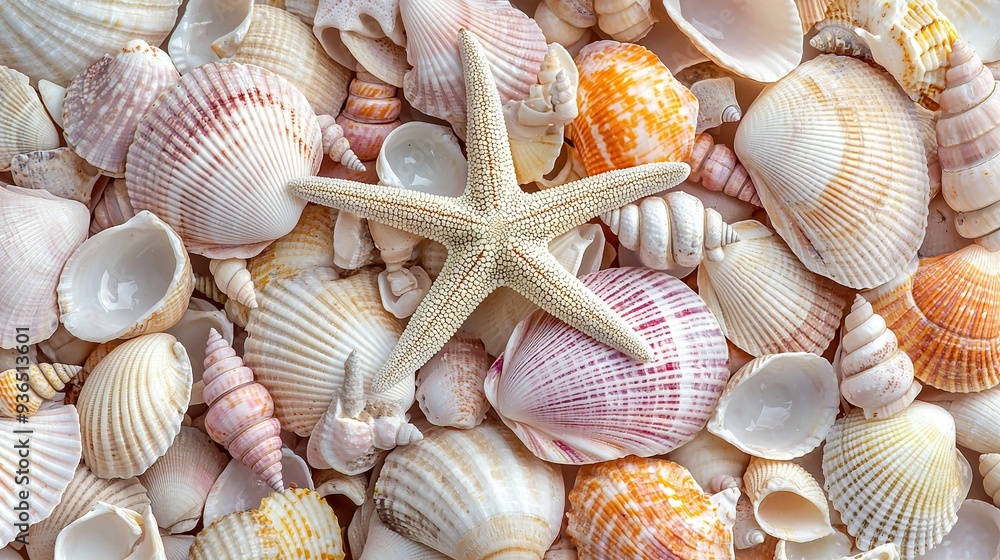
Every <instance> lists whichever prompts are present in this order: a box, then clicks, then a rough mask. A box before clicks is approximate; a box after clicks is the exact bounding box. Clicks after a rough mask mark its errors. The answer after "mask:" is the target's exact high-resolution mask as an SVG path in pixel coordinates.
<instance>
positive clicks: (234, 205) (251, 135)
mask: <svg viewBox="0 0 1000 560" xmlns="http://www.w3.org/2000/svg"><path fill="white" fill-rule="evenodd" d="M251 139H252V140H251ZM322 157H323V153H322V138H321V133H320V127H319V121H318V120H317V119H316V116H315V114H314V113H313V109H312V107H311V106H310V105H309V102H308V101H307V100H306V98H305V96H304V95H302V94H301V93H299V92H298V91H297V90H296V89H295V87H294V86H293V85H292V84H291V83H289V82H288V81H287V80H285V79H284V78H282V77H281V76H278V75H277V74H274V73H273V72H271V71H269V70H265V69H263V68H260V67H257V66H252V65H243V64H235V63H214V64H207V65H205V66H201V67H199V68H197V69H195V70H192V71H191V72H190V73H188V74H186V75H185V76H184V77H183V78H181V80H180V82H179V83H178V85H177V86H176V87H174V88H173V89H171V90H169V91H168V92H167V93H164V94H163V95H162V96H161V97H160V98H159V99H157V101H156V103H154V104H153V106H152V107H151V108H150V110H149V112H147V113H146V116H145V117H144V118H143V120H142V122H140V123H139V128H138V129H137V130H136V135H135V141H134V142H133V143H132V146H131V147H130V148H129V153H128V157H127V160H126V166H125V179H126V184H127V185H128V194H129V198H130V199H131V201H132V206H133V207H134V208H135V209H136V210H150V211H152V212H153V213H155V214H156V215H157V216H159V217H160V218H161V219H162V220H163V221H165V222H167V223H168V224H170V225H171V227H173V228H174V229H175V230H177V233H178V234H180V236H181V238H182V239H183V240H184V245H185V246H186V247H187V249H188V250H189V251H191V252H193V253H198V254H201V255H204V256H207V257H209V258H217V259H222V258H231V257H236V258H247V257H252V256H254V255H256V254H257V253H259V252H260V251H261V250H262V249H263V248H264V247H265V246H267V244H269V243H270V242H272V241H274V240H275V239H277V238H279V237H281V236H283V235H285V234H286V233H288V232H289V231H291V230H292V228H293V227H295V223H296V222H297V221H298V219H299V215H300V214H301V213H302V208H303V207H304V206H305V201H304V200H302V199H300V198H298V197H296V196H294V195H293V194H292V193H291V192H290V191H289V190H288V189H287V188H286V183H287V182H288V181H289V180H290V179H295V178H299V177H304V176H307V175H315V174H316V172H317V171H318V170H319V165H320V160H321V159H322Z"/></svg>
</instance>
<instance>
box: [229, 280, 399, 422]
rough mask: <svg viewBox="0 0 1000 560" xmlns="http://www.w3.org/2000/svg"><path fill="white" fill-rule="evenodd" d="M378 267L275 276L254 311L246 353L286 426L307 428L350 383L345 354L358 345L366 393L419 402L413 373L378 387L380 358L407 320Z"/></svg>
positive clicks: (247, 362)
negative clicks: (392, 305) (384, 294)
mask: <svg viewBox="0 0 1000 560" xmlns="http://www.w3.org/2000/svg"><path fill="white" fill-rule="evenodd" d="M375 279H376V276H375V275H374V274H357V275H355V276H351V277H349V278H344V279H341V280H325V279H323V278H320V277H319V276H316V275H312V274H306V275H303V276H300V277H298V278H296V279H292V280H279V281H277V282H272V283H271V284H270V285H269V286H268V288H267V289H266V290H265V291H264V292H263V294H262V297H261V303H260V307H259V308H258V309H256V310H255V311H254V312H253V313H252V314H251V317H250V323H249V324H248V325H247V332H249V333H250V337H249V338H248V339H247V341H246V353H245V354H244V359H245V360H246V364H247V366H248V367H250V368H251V369H252V370H253V371H254V373H255V374H256V377H257V382H258V383H260V384H262V385H264V386H265V387H267V391H268V392H269V393H270V394H271V398H272V399H274V409H275V412H274V415H275V417H276V418H277V419H278V420H280V421H281V425H282V427H283V428H284V429H285V430H288V431H292V432H295V433H297V434H299V435H301V436H306V435H309V434H310V433H311V432H312V429H313V426H315V425H316V422H318V421H319V419H320V417H321V416H322V415H323V413H325V412H326V411H327V408H329V406H330V403H331V402H333V400H334V399H335V396H336V392H337V390H338V389H339V388H340V387H342V386H343V383H344V362H345V361H346V360H347V356H348V354H350V353H351V352H352V351H354V350H356V351H357V352H358V358H359V365H360V367H361V369H362V371H363V372H364V373H365V375H364V386H365V389H366V391H365V396H366V398H379V399H381V400H384V401H386V402H398V403H400V406H401V408H402V409H403V410H405V409H408V408H409V406H410V405H411V404H412V403H413V393H414V384H413V382H412V379H411V381H409V382H405V381H404V382H402V383H398V384H396V385H394V386H393V387H392V388H391V389H389V390H388V391H387V392H386V393H372V392H371V390H370V387H371V383H372V382H373V381H374V377H375V372H376V371H377V370H378V366H379V365H381V364H382V362H383V361H385V359H386V357H387V356H388V355H389V352H390V351H391V350H392V348H393V346H395V344H396V341H397V340H398V339H399V335H400V334H401V333H402V332H403V325H402V324H401V323H400V321H399V319H396V318H395V317H393V316H392V315H391V314H390V313H389V312H387V311H386V310H385V309H384V308H383V307H382V304H381V302H380V301H379V294H378V287H377V286H376V280H375Z"/></svg>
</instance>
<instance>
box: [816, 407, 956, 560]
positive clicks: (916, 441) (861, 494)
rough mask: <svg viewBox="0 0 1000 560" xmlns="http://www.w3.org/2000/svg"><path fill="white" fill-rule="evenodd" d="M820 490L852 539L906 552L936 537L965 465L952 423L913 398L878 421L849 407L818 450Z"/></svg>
mask: <svg viewBox="0 0 1000 560" xmlns="http://www.w3.org/2000/svg"><path fill="white" fill-rule="evenodd" d="M823 475H824V477H825V478H826V491H827V493H828V495H829V497H830V501H831V502H833V505H834V507H835V508H836V509H837V511H838V512H840V516H841V519H843V522H844V523H845V524H846V525H847V529H848V531H849V532H850V533H851V535H852V536H854V537H855V538H856V539H857V546H858V547H859V548H861V549H864V550H867V549H870V548H872V547H874V546H877V545H878V544H880V543H887V542H893V543H895V544H897V545H899V548H900V550H901V552H902V553H903V557H904V558H907V559H912V558H914V557H915V556H918V555H920V554H923V553H924V552H925V551H927V550H928V549H929V548H931V547H933V546H934V545H935V544H937V543H939V542H940V541H941V539H942V538H943V537H944V535H946V534H947V533H948V531H950V530H951V528H952V526H953V525H955V522H956V521H957V520H958V516H957V515H956V512H957V511H958V508H959V507H960V506H961V505H962V500H964V499H965V496H966V494H967V492H968V490H969V483H970V482H971V477H972V472H971V469H970V468H969V465H968V463H967V462H965V459H964V458H963V457H962V455H961V453H959V452H958V450H957V449H956V448H955V422H954V421H953V420H952V418H951V416H950V415H949V414H948V413H947V412H946V411H945V410H944V409H942V408H941V407H938V406H934V405H932V404H927V403H923V402H920V401H916V402H914V403H913V404H911V405H910V406H909V407H908V408H906V409H905V410H903V411H902V412H900V413H899V414H896V415H895V416H892V417H891V418H886V419H884V420H866V419H865V417H864V414H863V413H862V411H861V409H854V410H853V411H851V413H850V414H848V415H847V416H846V417H844V418H842V419H840V420H838V421H837V424H836V425H835V426H834V428H833V430H831V431H830V437H829V438H828V439H827V442H826V446H825V447H824V449H823Z"/></svg>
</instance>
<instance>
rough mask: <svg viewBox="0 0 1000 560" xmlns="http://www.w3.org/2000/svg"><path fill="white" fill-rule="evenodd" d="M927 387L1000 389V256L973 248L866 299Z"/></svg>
mask: <svg viewBox="0 0 1000 560" xmlns="http://www.w3.org/2000/svg"><path fill="white" fill-rule="evenodd" d="M863 295H864V297H865V299H867V300H868V301H870V302H871V304H872V308H873V309H874V311H875V313H878V314H879V315H882V316H883V317H884V318H885V322H886V324H887V325H888V327H889V328H890V329H892V331H893V332H894V333H896V336H897V337H898V339H899V347H900V348H902V349H903V351H905V352H906V353H907V355H909V356H910V359H911V360H913V372H914V375H915V376H916V377H917V379H919V380H920V381H922V382H923V383H924V384H927V385H932V386H934V387H937V388H939V389H943V390H945V391H950V392H954V393H970V392H977V391H983V390H985V389H989V388H990V387H993V386H995V385H997V384H1000V324H997V323H996V322H995V319H994V318H995V317H998V316H1000V309H998V308H997V306H998V305H1000V253H990V252H988V251H987V250H986V249H984V248H983V247H981V246H979V245H975V244H973V245H969V246H968V247H965V248H964V249H960V250H958V251H956V252H954V253H948V254H945V255H941V256H938V257H933V258H930V259H923V260H921V261H920V262H919V266H918V263H917V261H916V260H915V259H914V261H913V262H911V263H910V266H909V267H908V268H907V269H906V270H904V271H903V272H902V274H900V275H899V276H897V277H896V278H895V279H893V280H892V281H891V282H887V283H886V284H884V285H882V286H880V287H879V288H877V289H875V290H872V291H870V292H866V293H864V294H863Z"/></svg>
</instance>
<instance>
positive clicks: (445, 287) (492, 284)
mask: <svg viewBox="0 0 1000 560" xmlns="http://www.w3.org/2000/svg"><path fill="white" fill-rule="evenodd" d="M497 277H498V274H497V271H496V258H495V256H494V255H493V254H491V253H490V252H488V251H487V250H486V249H485V248H483V247H477V248H474V249H472V250H467V251H464V252H455V251H452V250H451V248H449V252H448V258H447V259H446V260H445V263H444V268H442V269H441V273H440V274H438V277H437V279H435V280H434V283H433V284H431V289H430V290H429V291H428V292H427V295H425V296H424V299H423V300H422V301H421V302H420V305H419V306H418V307H417V310H416V311H415V312H414V313H413V315H412V316H411V317H410V322H409V323H408V324H407V325H406V329H405V330H404V331H403V334H402V335H401V336H400V337H399V342H398V343H397V344H396V346H395V348H393V350H392V352H391V353H390V354H389V357H388V358H387V359H386V362H385V363H384V364H383V365H382V368H381V369H380V370H379V372H378V376H377V377H376V378H375V384H374V385H373V388H374V390H375V391H376V392H381V391H385V390H388V389H389V388H390V387H392V386H393V385H395V384H397V383H399V382H400V381H402V380H404V379H406V377H407V376H408V375H410V374H411V373H413V372H415V371H416V370H417V368H419V367H420V366H422V365H424V364H425V363H427V361H428V360H430V359H431V358H432V357H433V356H434V354H436V353H437V351H438V350H440V349H441V348H442V347H444V345H445V343H446V342H448V340H449V339H450V338H451V337H452V335H454V334H455V332H457V331H458V328H459V327H460V326H462V323H463V322H465V319H466V318H467V317H468V316H469V315H470V314H471V313H472V311H473V310H475V309H476V307H477V306H478V305H479V304H480V303H481V302H482V301H483V300H484V299H486V296H488V295H490V293H491V292H493V291H494V290H495V289H497V288H498V287H499V282H498V281H497V280H496V278H497Z"/></svg>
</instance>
